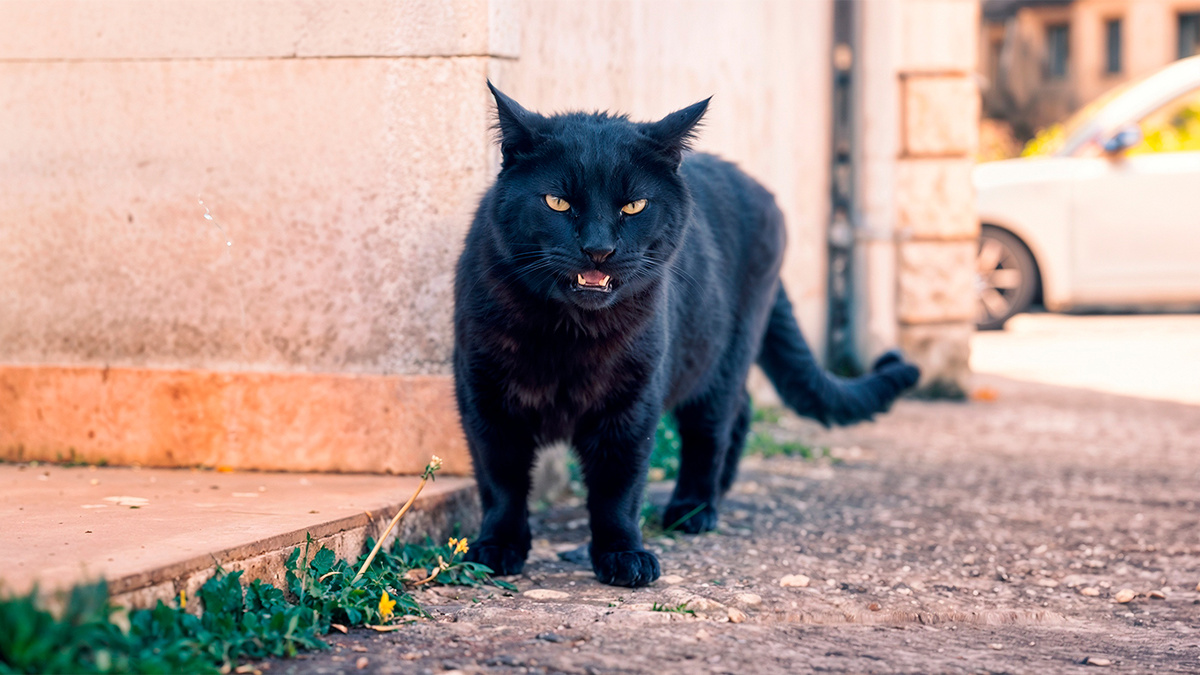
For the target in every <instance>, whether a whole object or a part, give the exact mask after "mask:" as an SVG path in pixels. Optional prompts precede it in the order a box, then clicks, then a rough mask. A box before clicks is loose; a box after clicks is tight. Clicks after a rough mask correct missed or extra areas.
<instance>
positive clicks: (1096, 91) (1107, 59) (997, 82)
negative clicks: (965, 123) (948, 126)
mask: <svg viewBox="0 0 1200 675" xmlns="http://www.w3.org/2000/svg"><path fill="white" fill-rule="evenodd" d="M1195 54H1200V2H1196V0H984V2H983V17H982V22H981V24H980V40H979V72H980V74H981V75H982V78H983V86H982V97H983V111H984V115H986V116H987V117H990V118H993V119H996V120H1001V121H1003V122H1006V123H1008V124H1009V125H1011V127H1012V129H1013V133H1014V134H1015V135H1016V137H1017V138H1018V139H1021V140H1024V139H1028V138H1030V137H1032V136H1033V134H1034V133H1035V132H1036V131H1037V130H1038V129H1040V128H1042V127H1044V126H1047V125H1049V124H1052V123H1054V122H1058V121H1061V120H1063V119H1065V118H1066V117H1067V116H1068V115H1070V114H1071V113H1073V112H1075V111H1076V110H1077V109H1079V108H1080V107H1082V106H1084V105H1086V104H1087V103H1089V102H1090V101H1092V100H1094V99H1096V98H1097V97H1099V96H1100V95H1101V94H1103V93H1104V92H1105V91H1107V90H1109V89H1111V88H1113V87H1115V86H1117V85H1119V84H1122V83H1125V82H1128V81H1131V80H1134V79H1137V78H1140V77H1143V76H1145V75H1148V74H1150V73H1152V72H1154V71H1156V70H1158V69H1159V68H1162V67H1163V66H1165V65H1167V64H1168V63H1170V62H1172V61H1174V60H1176V59H1181V58H1184V57H1187V56H1193V55H1195Z"/></svg>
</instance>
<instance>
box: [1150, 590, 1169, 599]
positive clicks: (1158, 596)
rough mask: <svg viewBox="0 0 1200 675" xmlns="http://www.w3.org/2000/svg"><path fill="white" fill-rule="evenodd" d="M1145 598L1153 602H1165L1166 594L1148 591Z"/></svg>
mask: <svg viewBox="0 0 1200 675" xmlns="http://www.w3.org/2000/svg"><path fill="white" fill-rule="evenodd" d="M1146 597H1148V598H1152V599H1154V600H1166V599H1167V594H1166V593H1163V592H1162V591H1150V592H1149V593H1147V594H1146Z"/></svg>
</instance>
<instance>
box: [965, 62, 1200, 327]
mask: <svg viewBox="0 0 1200 675" xmlns="http://www.w3.org/2000/svg"><path fill="white" fill-rule="evenodd" d="M1037 143H1039V144H1041V145H1042V146H1044V150H1043V152H1042V153H1041V155H1040V156H1031V157H1022V158H1020V159H1010V160H1004V161H1000V162H989V163H986V164H980V165H979V166H977V167H975V172H974V182H975V189H976V200H977V206H978V212H979V219H980V223H981V225H982V232H981V235H980V245H979V256H978V258H977V263H978V267H977V272H978V273H977V281H978V290H979V305H978V306H979V310H978V312H979V313H978V317H977V324H978V326H979V327H980V328H981V329H990V328H999V327H1001V326H1003V325H1004V322H1005V321H1006V320H1008V318H1009V317H1011V316H1012V315H1014V314H1016V313H1018V312H1021V311H1024V310H1025V309H1027V308H1028V307H1029V305H1030V304H1032V303H1033V302H1035V301H1037V300H1038V299H1040V300H1041V301H1042V302H1043V304H1044V305H1045V307H1046V308H1047V309H1049V310H1051V311H1063V310H1078V309H1097V308H1104V309H1127V308H1139V309H1140V308H1163V309H1167V308H1173V307H1186V308H1190V307H1194V306H1200V56H1197V57H1191V58H1188V59H1183V60H1181V61H1176V62H1175V63H1173V64H1171V65H1169V66H1167V67H1166V68H1164V69H1162V70H1160V71H1158V72H1156V73H1154V74H1152V75H1150V76H1149V77H1146V78H1144V79H1142V80H1139V81H1136V82H1132V83H1129V84H1127V85H1124V86H1121V87H1118V88H1117V89H1116V90H1113V91H1110V92H1109V93H1107V94H1105V95H1104V96H1102V97H1101V98H1100V99H1099V100H1097V101H1095V102H1093V103H1092V104H1090V105H1088V106H1087V107H1085V108H1084V109H1083V110H1081V111H1079V112H1078V113H1076V114H1075V115H1074V116H1073V117H1071V118H1070V119H1069V120H1067V122H1065V123H1064V124H1063V125H1062V126H1061V127H1060V128H1057V129H1055V130H1053V131H1052V132H1050V133H1047V134H1042V135H1040V136H1039V139H1037Z"/></svg>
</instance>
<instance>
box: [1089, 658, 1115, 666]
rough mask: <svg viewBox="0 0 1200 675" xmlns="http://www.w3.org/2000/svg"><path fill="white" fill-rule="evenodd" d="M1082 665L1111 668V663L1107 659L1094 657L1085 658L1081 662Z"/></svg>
mask: <svg viewBox="0 0 1200 675" xmlns="http://www.w3.org/2000/svg"><path fill="white" fill-rule="evenodd" d="M1083 663H1084V665H1086V666H1111V665H1112V661H1109V660H1108V659H1100V658H1096V657H1095V656H1089V657H1087V658H1086V659H1084V660H1083Z"/></svg>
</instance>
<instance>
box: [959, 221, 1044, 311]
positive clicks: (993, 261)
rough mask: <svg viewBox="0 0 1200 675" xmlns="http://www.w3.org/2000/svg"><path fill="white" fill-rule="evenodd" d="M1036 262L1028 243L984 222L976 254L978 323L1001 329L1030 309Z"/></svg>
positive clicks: (1034, 289)
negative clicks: (1007, 322) (1010, 320)
mask: <svg viewBox="0 0 1200 675" xmlns="http://www.w3.org/2000/svg"><path fill="white" fill-rule="evenodd" d="M1039 282H1040V280H1039V279H1038V268H1037V263H1036V262H1035V261H1034V259H1033V254H1032V253H1030V252H1029V248H1028V247H1027V246H1025V243H1024V242H1022V241H1021V240H1020V239H1018V238H1017V237H1016V236H1014V235H1013V234H1012V233H1011V232H1008V231H1007V230H1002V229H1000V228H998V227H993V226H991V225H984V226H983V227H982V228H981V231H980V233H979V252H978V254H977V255H976V257H975V287H976V293H977V300H976V316H975V326H976V327H977V328H978V329H979V330H999V329H1000V328H1003V327H1004V323H1005V322H1006V321H1008V320H1009V319H1010V318H1012V317H1013V315H1015V314H1019V313H1021V312H1024V311H1026V310H1027V309H1029V306H1030V305H1031V304H1033V299H1034V297H1035V296H1036V295H1037V289H1038V284H1039Z"/></svg>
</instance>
